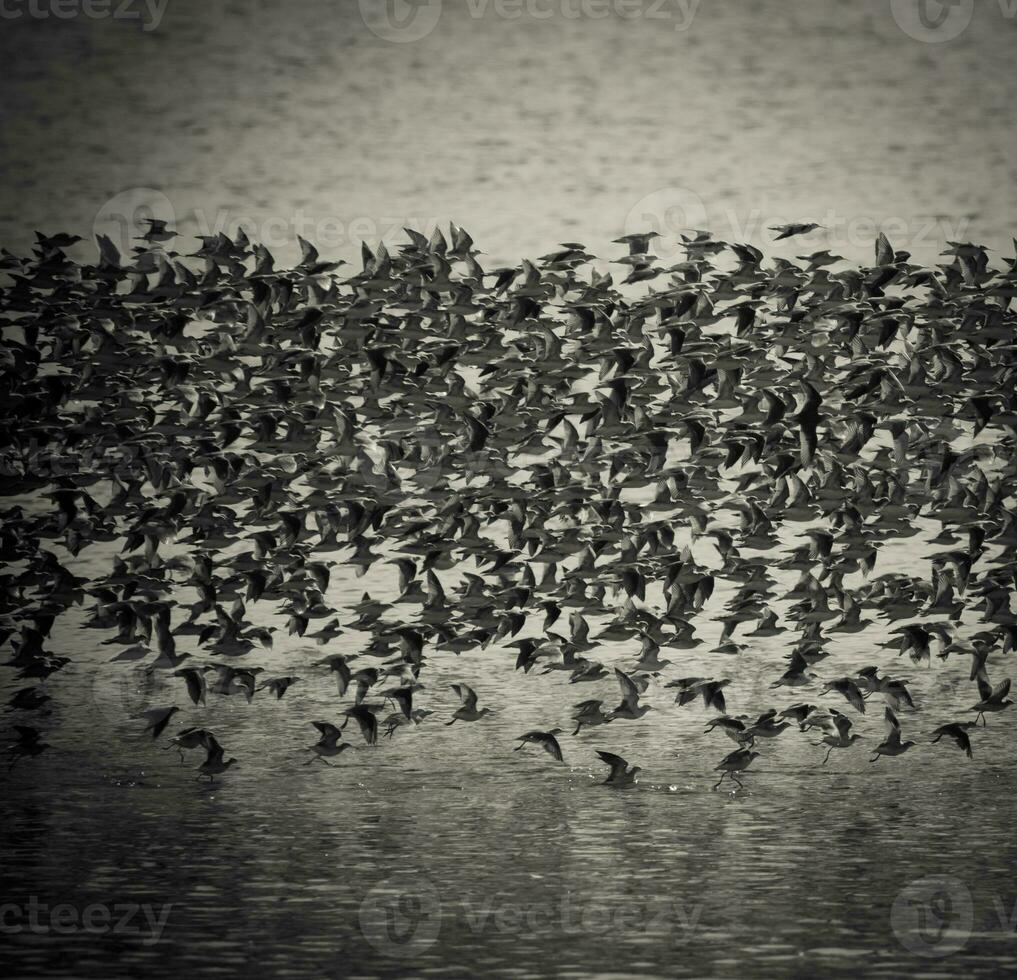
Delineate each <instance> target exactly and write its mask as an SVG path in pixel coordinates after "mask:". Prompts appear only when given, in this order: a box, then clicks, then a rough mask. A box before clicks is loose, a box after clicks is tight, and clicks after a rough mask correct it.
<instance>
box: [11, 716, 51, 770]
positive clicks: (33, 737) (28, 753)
mask: <svg viewBox="0 0 1017 980" xmlns="http://www.w3.org/2000/svg"><path fill="white" fill-rule="evenodd" d="M14 730H15V731H16V732H17V733H18V740H17V741H16V742H14V743H13V744H12V745H10V746H8V748H7V755H8V757H9V758H10V760H11V764H10V765H9V766H8V767H7V768H8V769H13V768H14V766H15V765H16V764H17V762H18V760H20V759H30V758H34V757H35V756H37V755H41V754H42V753H43V752H45V751H46V749H48V748H49V743H47V742H44V741H43V740H42V735H41V734H40V733H39V730H38V729H37V728H32V727H31V726H30V725H15V726H14Z"/></svg>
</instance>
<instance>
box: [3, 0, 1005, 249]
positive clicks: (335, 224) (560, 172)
mask: <svg viewBox="0 0 1017 980" xmlns="http://www.w3.org/2000/svg"><path fill="white" fill-rule="evenodd" d="M118 2H119V0H118ZM135 2H137V0H135ZM388 2H393V0H388ZM396 2H398V3H403V0H396ZM430 2H431V3H432V4H433V3H437V2H438V0H430ZM495 2H496V0H489V2H488V3H487V4H486V5H483V4H481V0H472V3H471V4H468V3H467V2H466V0H444V2H443V3H442V4H441V17H440V20H439V21H438V23H437V25H436V26H435V28H434V29H433V30H432V31H431V33H430V34H428V35H427V36H425V37H423V38H421V39H420V40H418V41H416V42H414V43H391V42H386V41H383V40H380V39H379V38H377V37H376V36H375V35H374V34H372V33H371V31H370V30H369V29H368V28H367V27H366V26H365V23H364V20H363V19H362V18H361V17H360V16H359V12H358V11H359V7H358V4H357V3H356V2H354V0H342V2H339V0H301V2H300V3H299V4H298V5H294V4H292V3H280V2H276V3H266V2H260V3H259V2H240V0H232V2H217V3H208V2H205V0H172V2H171V3H170V5H169V7H168V8H167V11H166V13H165V15H164V17H163V19H162V21H161V23H160V25H159V27H158V29H157V30H154V31H150V32H147V33H146V32H142V31H141V30H140V29H139V27H138V25H137V23H136V22H134V21H109V20H105V21H101V20H88V19H86V18H78V19H75V20H62V21H57V20H55V19H52V18H51V19H49V20H47V21H32V20H28V19H21V20H8V21H5V22H4V24H3V30H2V31H0V53H2V54H3V57H4V65H5V70H4V78H3V82H2V84H3V86H4V89H5V93H6V96H5V99H4V100H3V103H2V104H0V118H2V119H3V124H4V133H5V137H6V147H5V150H4V157H5V160H6V163H7V167H6V170H7V176H6V178H5V181H4V187H3V189H2V190H0V242H2V243H3V244H4V245H6V246H7V247H8V248H11V247H14V246H21V247H24V245H25V244H27V243H28V242H30V241H31V232H32V229H33V228H42V229H43V230H47V231H51V232H52V231H57V230H59V231H71V230H73V231H77V232H79V233H81V234H85V235H87V234H89V231H90V229H91V228H92V226H93V221H94V220H95V219H96V218H97V217H98V218H99V219H100V229H101V230H102V231H104V232H105V233H107V234H112V235H114V236H117V235H118V231H119V232H120V233H121V234H122V232H123V229H124V228H125V225H124V224H123V220H124V219H125V218H131V217H132V216H133V207H134V203H136V202H137V201H139V200H148V199H149V198H153V197H154V199H155V200H157V201H161V202H162V204H161V205H160V207H161V208H162V209H163V210H164V211H166V213H167V215H168V216H174V217H176V219H177V225H178V227H179V228H180V229H181V230H182V231H184V232H186V233H188V234H194V233H197V232H199V231H203V232H205V233H211V232H214V231H215V230H217V226H218V227H225V228H227V229H232V228H235V227H236V226H237V225H238V224H243V225H245V226H246V227H248V228H249V229H251V230H252V231H253V232H255V233H257V234H259V236H260V237H261V238H262V239H263V240H265V241H267V242H268V243H269V244H270V245H271V247H272V248H273V250H274V251H276V252H277V253H279V254H280V255H281V256H284V257H286V256H288V255H291V254H292V249H293V244H294V242H295V233H297V232H301V231H302V232H303V234H304V237H307V238H313V239H315V240H317V241H318V242H319V243H321V244H322V245H323V246H324V248H323V251H324V252H326V253H327V254H329V255H336V256H341V257H344V258H346V259H350V260H353V259H354V258H355V257H356V256H357V254H358V249H359V240H360V238H366V239H368V240H371V241H376V240H377V239H378V238H379V237H381V236H386V237H387V238H388V239H389V240H393V239H395V238H400V239H401V236H400V233H399V229H400V228H401V227H402V226H403V225H405V224H412V225H414V226H433V225H434V224H437V223H441V224H444V223H446V222H447V221H448V220H449V219H454V220H456V221H457V222H458V223H459V224H461V225H464V226H465V227H467V228H469V230H470V231H471V233H472V234H473V236H474V238H475V239H476V241H477V243H478V246H479V247H480V248H482V249H484V250H485V251H486V252H488V253H489V255H490V258H491V260H492V261H495V262H504V261H513V262H515V261H517V260H518V258H519V257H520V256H521V255H529V256H535V255H541V254H544V253H545V252H548V251H550V250H551V249H552V248H553V247H554V246H555V245H556V243H557V242H560V241H562V240H565V241H570V240H571V241H580V242H585V243H586V244H587V245H588V246H590V247H591V248H592V249H593V251H594V252H595V253H597V254H604V253H605V252H606V251H607V247H606V243H607V242H608V241H610V240H611V239H612V238H616V237H618V235H619V234H620V233H622V232H623V231H626V230H627V231H632V230H635V229H634V228H633V227H631V226H630V225H631V224H633V223H634V224H635V225H637V226H638V227H639V228H642V227H644V226H646V225H656V226H657V227H659V228H660V229H661V230H663V231H665V232H668V233H669V234H670V237H674V236H675V235H676V234H677V232H678V231H680V230H684V229H685V227H686V226H685V224H684V223H683V219H686V220H687V222H688V223H690V224H694V225H695V226H700V225H702V224H705V225H706V226H708V227H709V228H711V230H713V231H714V232H715V233H716V234H717V235H718V236H726V235H732V236H734V237H736V238H737V239H738V240H742V241H749V242H753V243H755V244H757V245H760V244H762V243H764V242H769V240H770V239H771V238H772V236H771V234H770V233H769V232H767V231H766V230H765V229H766V227H767V226H768V225H773V224H776V223H779V222H782V221H790V220H813V221H818V222H820V223H822V224H824V225H827V226H829V230H828V231H825V232H819V233H817V234H815V235H814V236H811V237H810V238H808V239H804V240H799V241H792V242H789V243H785V245H784V246H782V247H781V248H779V250H778V254H781V255H787V256H793V255H795V254H800V253H802V252H803V245H804V246H806V247H807V248H808V251H812V250H814V249H821V248H826V247H829V248H830V249H831V250H833V251H834V252H836V253H838V254H842V255H846V256H847V257H848V258H851V259H870V258H871V255H872V244H871V243H872V241H873V239H874V237H875V230H876V227H877V225H878V226H881V227H884V228H885V229H886V230H887V233H888V235H889V237H890V238H891V240H892V241H894V244H895V245H896V247H898V248H908V249H910V250H911V251H913V253H914V254H915V257H916V259H918V260H919V261H921V262H929V261H932V260H933V258H934V257H935V255H936V254H937V253H938V252H939V250H940V248H941V246H942V242H943V241H945V240H950V239H958V238H959V239H961V240H964V239H973V240H974V241H981V242H983V243H984V244H986V245H988V246H990V247H992V248H995V249H1009V248H1010V236H1011V234H1012V233H1013V232H1014V221H1015V219H1017V163H1015V160H1017V155H1015V153H1014V150H1015V148H1017V143H1015V141H1017V137H1015V135H1014V133H1015V129H1014V125H1013V124H1014V121H1015V110H1014V106H1015V105H1017V74H1015V73H1014V72H1013V70H1012V67H1011V62H1012V57H1013V49H1014V44H1015V41H1017V33H1015V32H1017V20H1015V19H1011V18H1007V17H1005V16H1003V14H1002V12H1001V6H1000V3H999V2H998V0H981V2H979V3H978V4H977V6H976V9H975V11H974V14H973V16H972V18H971V23H970V25H969V26H968V27H967V29H966V30H965V31H964V32H963V33H962V34H961V35H960V36H959V37H957V38H956V39H954V40H952V41H950V42H949V43H942V44H925V43H921V42H919V41H916V40H914V39H913V38H912V37H909V36H908V35H907V34H906V33H905V32H904V31H903V30H901V28H900V27H899V26H898V24H897V22H896V21H895V20H894V18H893V16H892V15H891V14H892V10H891V4H890V2H889V0H860V2H854V3H841V2H839V0H730V2H717V0H706V2H703V3H701V4H699V5H697V6H695V14H694V16H693V17H692V18H691V21H686V20H684V19H682V18H681V17H680V14H681V11H682V10H683V9H690V8H689V7H688V5H687V4H686V5H685V6H684V7H683V6H682V5H679V4H677V2H676V0H662V2H661V3H659V4H657V3H656V0H646V2H645V3H644V4H643V5H642V7H640V9H645V11H646V13H647V15H648V14H649V12H650V10H651V9H653V7H655V6H659V7H661V8H662V9H663V12H674V14H675V16H674V17H672V18H670V19H667V20H660V19H657V18H652V17H649V16H644V17H637V18H634V19H622V18H619V17H617V16H611V17H605V18H596V17H593V18H590V17H587V18H569V17H566V16H553V17H551V18H542V17H539V16H529V15H524V16H519V17H514V18H504V17H499V16H497V14H496V12H495V11H496V10H497V9H498V8H496V7H495V6H494V4H495ZM583 2H590V0H525V3H524V4H523V5H522V6H523V9H524V10H530V9H533V10H536V11H538V12H539V10H546V9H551V10H552V11H557V10H559V8H561V9H562V10H565V9H567V8H570V6H575V5H576V4H580V3H583ZM593 2H601V4H602V6H603V5H604V0H593ZM612 2H613V0H612ZM626 2H628V3H629V5H630V6H631V4H632V0H626ZM636 2H637V3H638V0H636ZM896 2H898V3H901V2H906V0H896ZM1004 2H1005V0H1004ZM364 3H365V5H366V6H367V7H371V3H372V0H364ZM562 5H564V6H562ZM374 6H375V7H377V8H379V13H378V15H377V16H378V17H380V16H381V13H380V8H382V7H383V6H384V4H383V3H382V0H377V3H375V4H374ZM471 9H473V10H478V9H483V10H484V11H485V13H484V15H483V16H470V14H469V11H470V10H471ZM682 24H687V27H686V29H685V30H673V29H672V27H674V26H681V25H682ZM137 188H147V189H149V190H150V191H151V192H152V193H151V194H145V193H139V194H137V195H134V196H132V193H131V192H132V189H137ZM167 209H168V210H167ZM129 224H130V223H129V222H128V225H129ZM135 227H136V226H135ZM657 244H658V246H659V245H661V244H662V243H657ZM287 246H288V247H287ZM1004 254H1009V253H1004Z"/></svg>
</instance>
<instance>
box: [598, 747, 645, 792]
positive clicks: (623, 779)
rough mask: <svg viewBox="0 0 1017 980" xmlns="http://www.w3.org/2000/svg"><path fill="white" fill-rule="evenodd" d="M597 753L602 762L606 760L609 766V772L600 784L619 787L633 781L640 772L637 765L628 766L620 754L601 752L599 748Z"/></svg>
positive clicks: (628, 784)
mask: <svg viewBox="0 0 1017 980" xmlns="http://www.w3.org/2000/svg"><path fill="white" fill-rule="evenodd" d="M597 755H599V756H600V758H601V761H602V762H606V763H607V764H608V765H609V766H610V767H611V772H610V773H609V774H608V777H607V779H605V780H604V782H603V783H602V785H604V786H615V787H617V788H619V789H621V788H623V787H625V786H631V785H632V784H633V783H635V781H636V776H637V775H638V774H639V773H640V772H641V770H640V768H639V766H630V765H629V764H628V763H627V762H626V761H625V760H624V759H623V758H622V757H621V756H620V755H615V754H614V753H613V752H601V750H600V749H597Z"/></svg>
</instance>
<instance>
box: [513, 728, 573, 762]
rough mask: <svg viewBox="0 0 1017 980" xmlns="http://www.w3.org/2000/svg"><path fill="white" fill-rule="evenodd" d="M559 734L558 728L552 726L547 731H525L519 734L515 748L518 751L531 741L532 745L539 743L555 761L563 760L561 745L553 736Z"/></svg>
mask: <svg viewBox="0 0 1017 980" xmlns="http://www.w3.org/2000/svg"><path fill="white" fill-rule="evenodd" d="M561 734H562V730H561V729H560V728H552V729H551V730H550V731H549V732H527V733H526V734H525V735H520V736H519V744H518V745H517V746H516V749H515V750H516V752H518V751H519V750H520V749H521V748H522V747H523V746H524V745H526V743H527V742H532V743H533V744H534V745H539V746H540V747H541V748H542V749H543V750H544V751H545V752H546V753H547V754H548V755H549V756H551V758H552V759H554V760H555V761H557V762H564V761H565V760H564V759H563V758H562V754H561V746H560V745H559V744H558V739H557V738H556V737H555V736H557V735H561Z"/></svg>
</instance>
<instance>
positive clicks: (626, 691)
mask: <svg viewBox="0 0 1017 980" xmlns="http://www.w3.org/2000/svg"><path fill="white" fill-rule="evenodd" d="M614 676H615V677H616V678H617V679H618V686H619V687H620V688H621V693H622V700H623V701H629V702H632V703H633V704H634V703H635V702H637V701H638V700H639V688H638V687H636V684H635V681H633V680H632V678H631V677H629V675H628V674H626V673H624V672H623V671H620V670H619V669H618V668H617V667H615V669H614Z"/></svg>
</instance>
